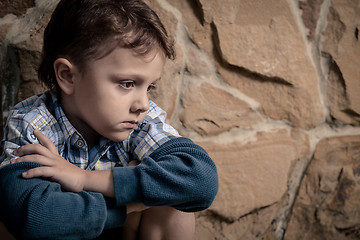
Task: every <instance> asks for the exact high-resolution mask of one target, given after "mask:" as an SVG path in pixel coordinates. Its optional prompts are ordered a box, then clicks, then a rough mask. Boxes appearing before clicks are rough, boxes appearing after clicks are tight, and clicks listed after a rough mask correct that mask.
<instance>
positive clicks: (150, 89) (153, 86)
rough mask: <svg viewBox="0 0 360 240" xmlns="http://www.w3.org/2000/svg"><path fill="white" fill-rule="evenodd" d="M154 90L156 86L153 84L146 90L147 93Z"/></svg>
mask: <svg viewBox="0 0 360 240" xmlns="http://www.w3.org/2000/svg"><path fill="white" fill-rule="evenodd" d="M155 89H156V85H155V84H150V85H149V86H148V88H147V91H148V92H151V91H152V90H155Z"/></svg>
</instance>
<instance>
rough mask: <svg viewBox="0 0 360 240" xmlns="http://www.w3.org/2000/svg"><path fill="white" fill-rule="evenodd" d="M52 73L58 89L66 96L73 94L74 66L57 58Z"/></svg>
mask: <svg viewBox="0 0 360 240" xmlns="http://www.w3.org/2000/svg"><path fill="white" fill-rule="evenodd" d="M54 71H55V76H56V80H57V82H58V85H59V87H60V89H61V90H62V91H63V92H64V93H65V94H67V95H71V94H73V92H74V80H75V73H76V72H75V71H76V67H75V65H74V64H72V63H71V62H70V61H69V60H67V59H66V58H58V59H56V60H55V62H54Z"/></svg>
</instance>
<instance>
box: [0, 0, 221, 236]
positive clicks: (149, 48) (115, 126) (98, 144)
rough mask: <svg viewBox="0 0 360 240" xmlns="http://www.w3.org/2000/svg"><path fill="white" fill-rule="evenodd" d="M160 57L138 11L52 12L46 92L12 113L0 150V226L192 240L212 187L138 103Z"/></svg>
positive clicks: (86, 7)
mask: <svg viewBox="0 0 360 240" xmlns="http://www.w3.org/2000/svg"><path fill="white" fill-rule="evenodd" d="M172 47H173V46H172V42H171V41H170V40H169V38H168V36H167V33H166V31H165V29H164V27H163V26H162V24H161V22H160V20H159V19H158V17H157V15H156V14H155V13H154V12H153V11H152V10H151V9H150V8H149V7H148V6H147V5H145V4H144V3H143V2H142V1H140V0H62V1H60V3H59V4H58V6H57V8H56V9H55V11H54V13H53V15H52V18H51V20H50V22H49V24H48V26H47V27H46V29H45V32H44V47H43V57H42V63H41V65H40V68H39V78H40V79H41V80H42V81H43V82H44V83H45V84H47V86H48V87H49V88H50V90H51V91H48V92H45V93H43V94H40V95H37V96H34V97H32V98H29V99H27V100H25V101H23V102H21V103H19V104H18V105H16V106H15V107H14V109H13V111H12V112H11V114H10V116H9V119H8V122H7V125H6V127H5V134H4V140H3V141H2V143H1V144H2V147H3V150H4V154H3V155H2V157H1V159H0V162H1V168H0V217H1V219H0V220H1V221H2V222H4V224H5V225H6V226H7V228H8V229H9V231H10V232H12V233H13V234H14V235H15V237H19V238H28V239H92V238H96V237H98V236H99V235H101V233H102V232H103V231H104V230H107V229H113V228H118V227H120V226H122V237H123V239H137V238H140V239H192V238H193V235H194V215H193V213H191V212H195V211H199V210H203V209H206V208H207V207H209V206H210V205H211V203H212V201H213V200H214V198H215V196H216V193H217V190H218V178H217V172H216V167H215V165H214V163H213V162H212V160H211V159H210V158H209V156H208V155H207V153H206V152H205V151H204V150H203V149H202V148H200V147H199V146H197V145H195V144H194V143H193V142H192V141H191V140H189V139H186V138H183V137H180V136H179V135H178V133H177V132H176V130H174V129H173V128H172V127H171V126H169V125H167V124H166V123H165V122H164V121H165V116H166V114H165V112H164V111H163V110H161V109H160V108H159V107H157V106H156V104H155V103H153V102H151V101H149V100H148V91H150V90H151V89H152V88H154V87H155V85H156V82H157V81H159V79H160V76H161V72H162V69H163V66H164V63H165V59H166V57H167V58H170V59H171V58H173V57H174V52H173V48H172ZM117 237H119V236H117Z"/></svg>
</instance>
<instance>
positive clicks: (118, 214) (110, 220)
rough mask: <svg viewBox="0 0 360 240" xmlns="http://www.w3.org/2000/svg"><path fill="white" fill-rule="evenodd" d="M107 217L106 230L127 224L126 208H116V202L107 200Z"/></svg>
mask: <svg viewBox="0 0 360 240" xmlns="http://www.w3.org/2000/svg"><path fill="white" fill-rule="evenodd" d="M106 207H107V216H106V222H105V226H104V229H111V228H118V227H121V226H123V225H124V224H125V221H126V215H127V214H126V207H125V206H120V207H116V206H115V203H114V201H111V200H109V199H106Z"/></svg>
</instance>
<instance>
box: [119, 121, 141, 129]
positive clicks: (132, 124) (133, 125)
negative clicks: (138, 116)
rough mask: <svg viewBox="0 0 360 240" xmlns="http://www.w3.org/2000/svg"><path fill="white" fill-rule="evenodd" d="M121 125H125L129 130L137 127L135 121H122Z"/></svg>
mask: <svg viewBox="0 0 360 240" xmlns="http://www.w3.org/2000/svg"><path fill="white" fill-rule="evenodd" d="M122 123H123V125H125V127H126V128H129V129H134V128H136V127H137V125H138V122H137V121H124V122H122Z"/></svg>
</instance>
